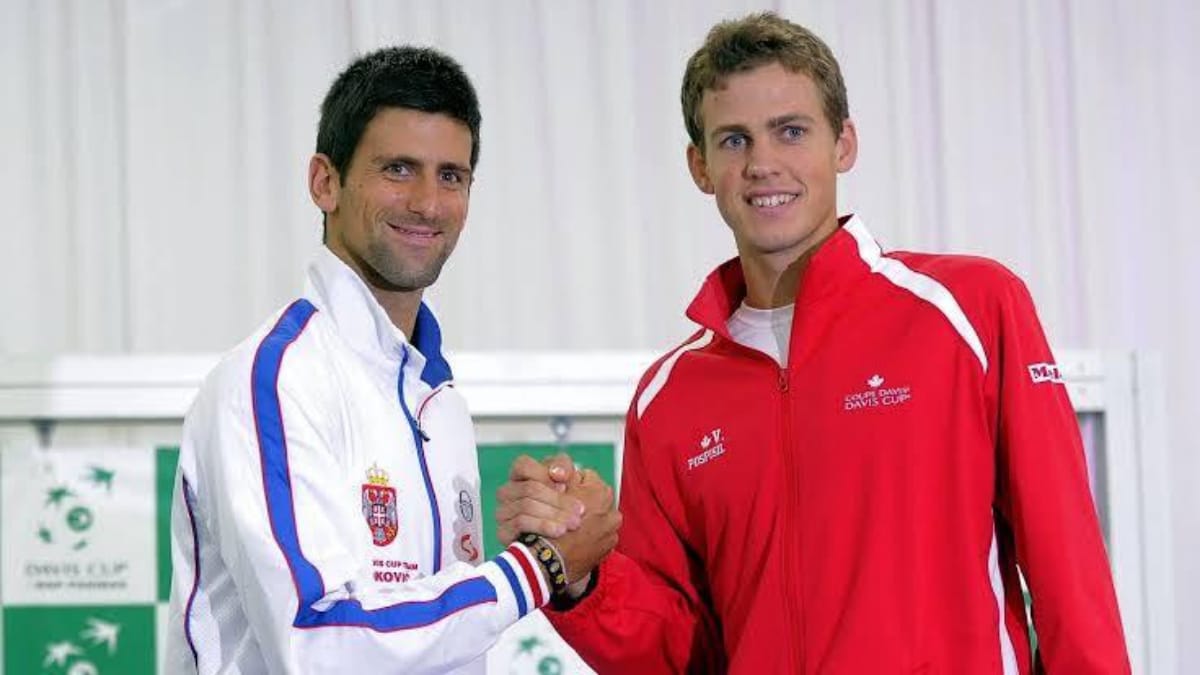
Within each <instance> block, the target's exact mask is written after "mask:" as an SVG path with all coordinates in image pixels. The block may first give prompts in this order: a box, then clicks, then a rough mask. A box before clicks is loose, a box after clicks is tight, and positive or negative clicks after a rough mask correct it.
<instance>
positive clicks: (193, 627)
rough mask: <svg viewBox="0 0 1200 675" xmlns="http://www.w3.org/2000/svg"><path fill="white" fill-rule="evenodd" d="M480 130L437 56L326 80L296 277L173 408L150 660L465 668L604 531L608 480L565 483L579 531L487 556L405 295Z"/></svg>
mask: <svg viewBox="0 0 1200 675" xmlns="http://www.w3.org/2000/svg"><path fill="white" fill-rule="evenodd" d="M479 124H480V114H479V107H478V102H477V99H476V95H475V91H474V89H473V87H472V85H471V83H470V81H469V80H468V79H467V77H466V75H465V74H464V73H463V71H462V69H461V68H460V67H459V65H458V64H457V63H456V62H455V61H454V60H452V59H450V58H449V57H447V56H445V55H443V54H441V53H439V52H436V51H434V50H430V49H418V48H411V47H399V48H389V49H383V50H380V51H377V52H374V53H371V54H368V55H366V56H364V57H362V58H360V59H358V60H357V61H355V62H354V63H353V64H351V65H350V67H349V68H347V69H346V70H345V71H344V72H343V73H342V74H341V75H339V76H338V78H337V80H336V81H335V82H334V83H333V86H332V87H331V89H330V91H329V93H328V94H327V96H326V98H325V101H324V103H323V104H322V107H321V121H320V127H319V129H318V134H317V152H316V154H315V155H314V156H313V158H312V160H311V162H310V165H309V172H308V178H309V189H310V192H311V194H312V199H313V201H314V202H315V203H316V205H317V206H318V207H319V208H320V209H321V211H322V212H323V213H324V216H325V233H324V243H325V246H324V247H323V248H322V249H321V251H320V253H319V254H318V256H317V259H316V260H315V261H314V262H313V263H312V265H311V267H310V269H309V272H308V283H307V288H306V290H305V292H304V293H303V295H302V296H301V298H300V299H298V300H296V301H295V302H293V303H291V304H289V305H288V306H287V307H286V308H284V309H283V310H281V311H280V312H278V313H277V314H276V315H274V316H273V317H272V318H271V319H270V320H268V321H267V322H266V323H265V324H264V325H263V326H262V327H261V328H260V329H259V330H257V331H255V333H254V334H252V335H251V336H250V337H249V338H248V339H247V340H246V341H244V342H243V343H242V344H241V345H239V346H238V347H236V348H235V349H234V350H233V351H232V352H231V353H229V354H228V355H227V356H226V357H225V358H224V359H223V360H222V362H221V363H220V365H219V366H217V368H216V369H215V370H214V371H213V373H212V374H211V375H209V377H208V378H207V380H206V381H205V383H204V385H203V387H202V388H201V391H200V394H199V396H198V397H197V399H196V401H195V403H194V405H193V407H192V409H191V411H190V412H189V413H188V415H187V419H186V421H185V423H184V432H183V444H182V450H181V454H180V463H179V473H178V477H177V484H176V491H175V504H174V510H173V514H172V563H173V565H174V576H173V579H172V588H171V612H170V628H169V631H168V637H167V640H168V642H167V664H166V670H167V672H170V673H188V672H195V673H242V674H245V673H268V672H269V673H326V672H356V669H357V672H363V673H401V672H402V673H425V672H448V671H459V670H460V669H461V672H483V668H484V659H483V655H484V652H485V651H486V650H487V648H488V647H489V646H491V644H492V643H493V642H494V641H495V640H496V638H497V637H498V636H499V635H500V633H501V632H502V631H503V630H504V629H505V628H506V627H508V626H509V625H511V624H512V623H513V622H515V621H516V620H517V619H519V618H520V617H522V616H524V615H525V614H527V613H529V612H531V611H534V610H536V609H537V608H539V607H541V606H542V605H543V604H545V603H546V602H548V601H549V600H550V598H551V595H552V593H553V591H554V590H555V589H558V590H560V591H561V589H562V588H563V587H564V586H565V584H566V583H569V582H571V581H574V580H576V579H579V578H582V577H583V576H585V575H586V574H587V573H588V572H589V571H590V570H591V568H592V567H594V566H595V564H596V562H597V561H598V560H599V558H600V557H601V556H602V555H603V554H604V553H606V552H607V550H608V549H611V548H612V546H613V544H615V540H616V529H617V527H618V526H619V523H620V515H619V514H618V513H617V512H616V511H615V509H613V505H612V493H611V491H610V490H609V489H608V488H607V487H605V486H604V485H603V483H602V482H601V481H599V480H589V479H588V478H585V479H584V480H583V481H582V483H580V484H577V485H576V486H574V488H573V489H572V494H576V495H577V496H578V504H579V511H580V513H581V514H582V512H583V510H584V509H585V508H586V510H587V516H586V517H580V521H581V522H580V524H581V527H580V528H579V529H578V530H576V531H575V532H572V533H571V534H570V535H567V536H566V537H563V538H561V539H558V540H556V541H555V544H554V545H553V546H550V545H546V540H544V539H537V538H531V539H529V540H528V541H529V542H530V543H529V545H528V546H527V545H526V544H523V543H514V544H512V545H511V546H509V547H508V548H507V549H506V550H505V551H503V552H502V553H500V554H499V555H498V556H496V557H494V558H492V559H491V560H484V558H483V554H482V548H483V544H482V538H481V530H480V526H481V523H482V520H483V514H481V513H480V502H479V469H478V465H477V461H476V455H475V443H474V434H473V426H472V422H471V418H470V415H469V413H468V411H467V408H466V406H465V404H464V401H463V399H462V398H461V397H460V396H459V395H458V393H457V392H456V391H455V390H454V387H453V380H452V375H451V370H450V366H449V364H447V362H446V360H445V359H444V358H443V356H442V352H441V332H440V329H439V327H438V323H437V320H436V319H435V318H434V315H433V313H432V312H431V311H430V309H429V307H428V306H426V305H425V304H424V303H423V302H422V300H421V298H422V292H423V290H424V289H425V288H426V287H427V286H429V285H430V284H432V283H433V282H434V281H435V280H436V279H437V277H438V274H439V273H440V271H441V268H442V265H443V264H444V263H445V261H446V259H447V257H449V255H450V253H451V251H452V250H453V249H454V245H455V242H456V241H457V239H458V236H459V234H460V232H461V231H462V228H463V225H464V222H465V219H466V215H467V204H468V199H469V196H470V188H471V182H472V173H473V170H474V168H475V165H476V161H477V160H478V156H479ZM532 529H534V534H543V535H546V536H557V535H561V534H562V533H563V532H562V529H561V526H560V525H558V524H552V523H549V522H547V523H546V524H545V526H544V528H539V527H538V526H537V525H535V526H534V527H533V528H532ZM539 530H540V531H539Z"/></svg>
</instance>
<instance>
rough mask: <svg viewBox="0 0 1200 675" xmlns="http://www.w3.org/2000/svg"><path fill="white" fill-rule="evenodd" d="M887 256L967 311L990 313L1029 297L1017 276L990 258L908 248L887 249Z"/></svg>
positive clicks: (976, 313)
mask: <svg viewBox="0 0 1200 675" xmlns="http://www.w3.org/2000/svg"><path fill="white" fill-rule="evenodd" d="M888 257H889V258H893V259H895V260H897V261H899V262H902V263H904V265H905V266H907V267H908V268H909V269H911V270H912V271H914V272H916V273H918V274H920V275H923V276H926V277H929V278H930V279H932V280H933V281H936V282H937V283H938V284H940V285H941V286H943V287H945V288H946V289H947V290H948V291H949V292H950V294H951V295H952V296H953V297H954V299H955V300H956V301H957V302H958V303H959V304H960V305H962V308H963V310H964V311H965V312H967V314H970V315H975V316H978V315H980V314H981V313H982V314H990V313H992V312H994V311H995V310H996V309H997V308H998V307H999V306H1001V305H1004V304H1008V303H1011V302H1014V301H1023V300H1026V299H1027V298H1028V297H1029V291H1028V289H1026V287H1025V283H1024V282H1023V281H1022V280H1021V278H1020V277H1019V276H1017V274H1016V273H1014V272H1013V271H1012V270H1011V269H1009V268H1008V267H1006V266H1005V265H1003V264H1002V263H1000V262H997V261H996V260H993V259H991V258H985V257H982V256H974V255H957V254H937V253H915V252H911V251H897V252H894V253H889V254H888Z"/></svg>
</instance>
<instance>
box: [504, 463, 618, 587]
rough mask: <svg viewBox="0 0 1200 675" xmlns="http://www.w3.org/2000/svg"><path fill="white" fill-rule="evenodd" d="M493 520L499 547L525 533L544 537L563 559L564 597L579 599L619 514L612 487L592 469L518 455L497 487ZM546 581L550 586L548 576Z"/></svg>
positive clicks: (611, 542) (612, 538)
mask: <svg viewBox="0 0 1200 675" xmlns="http://www.w3.org/2000/svg"><path fill="white" fill-rule="evenodd" d="M496 524H497V539H499V541H500V544H501V545H503V546H507V545H509V544H510V543H512V542H513V541H515V540H517V539H519V538H521V536H522V535H526V534H534V535H540V536H542V537H544V538H546V539H547V540H548V541H549V543H550V544H551V545H552V546H553V548H554V549H556V550H557V553H558V555H559V556H560V557H561V559H562V565H563V572H564V576H565V577H566V579H565V581H566V584H567V589H566V595H568V596H569V597H570V598H572V599H577V598H579V597H580V596H582V595H583V594H584V592H585V591H586V589H587V586H588V581H589V580H590V579H591V574H592V571H593V570H594V569H596V566H597V565H599V564H600V561H601V560H603V559H604V556H606V555H608V554H609V552H611V551H612V550H613V548H614V547H616V545H617V530H619V529H620V527H621V512H620V511H618V510H617V508H616V502H615V499H614V495H613V489H612V487H610V486H609V485H608V484H607V483H605V482H604V480H603V479H602V478H600V475H599V474H597V473H596V472H595V471H592V470H591V469H586V470H583V471H577V470H576V469H575V463H574V462H573V461H572V460H571V458H570V457H569V456H567V455H565V454H559V455H556V456H554V457H551V458H549V459H547V460H545V461H544V462H538V461H536V460H534V459H533V458H532V457H529V456H528V455H522V456H521V457H518V458H517V460H516V461H515V462H513V465H512V469H511V470H510V471H509V475H508V482H507V483H505V484H504V485H502V486H500V488H499V489H498V490H497V491H496ZM542 573H543V574H544V575H545V574H546V572H545V571H544V570H543V571H542ZM546 584H547V586H548V587H550V588H554V583H553V582H552V580H551V579H549V578H547V579H546Z"/></svg>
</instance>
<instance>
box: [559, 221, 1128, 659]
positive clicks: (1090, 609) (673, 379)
mask: <svg viewBox="0 0 1200 675" xmlns="http://www.w3.org/2000/svg"><path fill="white" fill-rule="evenodd" d="M744 295H745V284H744V280H743V277H742V271H741V267H740V265H739V264H738V262H737V260H733V261H730V262H728V263H725V264H724V265H722V266H721V267H719V268H718V269H717V270H716V271H714V272H713V273H712V274H711V275H710V276H709V278H708V279H707V281H706V282H705V284H704V286H703V288H702V289H701V291H700V294H699V295H698V296H697V297H696V299H695V300H694V301H693V302H692V305H691V307H690V308H689V310H688V316H689V317H690V318H691V319H693V320H694V321H696V322H697V323H699V324H700V325H701V326H702V327H703V329H702V330H701V331H699V332H698V333H697V334H695V335H694V336H693V337H692V338H691V339H690V340H689V341H688V342H687V343H685V344H684V345H683V346H681V347H679V348H677V349H675V350H674V351H672V352H671V353H669V354H668V355H666V356H665V357H663V358H662V359H660V360H659V361H658V362H657V363H655V364H654V365H653V366H651V367H650V369H649V370H648V371H647V372H646V374H645V376H644V377H643V378H642V381H641V383H640V384H639V386H638V390H637V394H636V396H635V399H634V402H633V404H632V405H631V407H630V410H629V414H628V417H627V420H626V440H625V459H624V470H623V479H622V484H621V510H622V512H623V513H624V515H625V524H624V527H623V529H622V532H621V540H620V545H619V547H618V551H617V552H616V553H614V554H613V555H611V556H609V558H608V559H606V560H605V561H604V563H603V564H602V565H601V567H600V575H599V580H598V582H597V584H596V587H595V588H594V589H593V591H592V592H591V594H590V595H588V596H587V597H586V598H584V600H583V601H582V602H581V603H580V604H579V605H577V606H576V607H574V608H573V609H570V610H568V611H564V612H554V611H548V612H547V615H548V616H549V617H550V620H551V622H552V623H553V624H554V626H555V627H556V628H557V629H558V631H559V632H560V633H561V634H562V635H563V636H564V637H565V638H566V639H567V640H568V641H569V642H570V643H571V644H572V646H574V647H575V648H576V649H577V650H578V651H579V653H580V654H581V655H582V656H583V657H584V659H585V660H586V661H587V662H588V663H590V664H592V666H593V667H594V668H595V669H596V670H597V671H598V672H600V673H602V674H605V673H621V674H625V673H674V672H726V671H728V672H732V673H813V674H816V673H821V674H840V673H864V674H872V675H874V674H882V673H925V674H929V675H933V674H945V673H953V674H955V675H958V674H963V673H987V674H1004V675H1009V674H1014V675H1015V674H1017V673H1021V674H1022V675H1024V674H1027V673H1030V672H1031V671H1032V669H1033V656H1032V655H1031V650H1030V645H1029V638H1028V630H1027V623H1026V618H1025V617H1026V612H1025V604H1024V600H1023V597H1022V592H1021V585H1020V581H1019V578H1018V574H1017V565H1018V564H1019V565H1020V567H1021V571H1022V574H1024V576H1025V579H1026V581H1027V584H1028V586H1029V589H1030V592H1031V594H1032V597H1033V618H1034V624H1035V626H1036V629H1037V634H1038V640H1039V645H1040V647H1039V651H1040V660H1041V661H1042V662H1043V664H1044V666H1045V668H1046V670H1047V672H1049V673H1051V674H1052V675H1057V674H1059V673H1069V674H1072V675H1075V674H1082V673H1128V672H1129V664H1128V659H1127V657H1126V652H1125V645H1124V637H1123V634H1122V629H1121V622H1120V617H1119V615H1118V611H1117V604H1116V599H1115V596H1114V593H1113V587H1112V580H1111V576H1110V573H1109V567H1108V563H1107V558H1106V556H1105V551H1104V544H1103V541H1102V539H1101V534H1100V529H1099V527H1098V525H1097V519H1096V514H1095V510H1094V506H1093V503H1092V498H1091V495H1090V492H1089V489H1088V483H1087V469H1086V466H1085V460H1084V454H1083V449H1082V445H1081V443H1080V438H1079V432H1078V426H1077V423H1076V420H1075V416H1074V413H1073V410H1072V408H1071V404H1070V402H1069V401H1068V399H1067V394H1066V391H1065V388H1064V387H1063V385H1062V380H1061V377H1060V376H1059V373H1058V369H1057V368H1056V366H1055V365H1054V358H1053V356H1052V355H1051V352H1050V349H1049V347H1048V346H1047V344H1046V339H1045V337H1044V335H1043V333H1042V329H1041V326H1040V325H1039V323H1038V320H1037V316H1036V315H1035V313H1034V309H1033V303H1032V300H1031V299H1030V296H1029V292H1028V291H1027V290H1026V288H1025V286H1024V285H1023V284H1022V283H1021V281H1020V280H1019V279H1018V278H1017V277H1015V276H1014V275H1013V274H1012V273H1011V272H1009V271H1008V270H1007V269H1005V268H1004V267H1002V266H1001V265H999V264H998V263H995V262H992V261H990V260H986V259H981V258H969V257H963V256H948V255H927V254H918V253H902V252H896V253H889V254H886V255H885V254H883V253H882V252H881V250H880V248H879V245H878V244H876V242H875V241H874V239H872V237H871V235H870V234H869V233H868V232H867V230H866V229H865V228H864V227H863V225H862V223H861V222H860V221H859V220H857V219H855V218H850V219H848V220H847V221H846V222H845V223H844V225H843V227H842V229H841V230H839V231H838V232H837V233H836V234H835V235H834V236H832V237H831V238H830V239H829V240H828V241H827V242H826V243H825V244H824V245H823V246H822V247H821V248H820V249H819V250H818V251H817V252H816V253H815V254H814V255H813V257H812V259H811V262H810V265H809V267H808V269H807V270H806V271H805V272H804V275H803V278H802V281H801V283H800V286H799V294H798V296H797V298H796V311H795V320H794V323H793V326H792V336H791V344H790V352H789V359H788V364H789V365H788V367H787V368H785V369H781V368H780V367H779V366H778V364H776V363H775V361H774V360H772V359H771V358H770V357H767V356H765V355H763V354H761V353H759V352H757V351H754V350H751V349H748V348H746V347H743V346H741V345H738V344H737V343H735V342H733V341H732V340H731V338H730V336H729V333H728V331H727V330H726V327H725V322H726V320H727V319H728V317H729V316H730V314H731V313H732V312H733V310H734V309H735V308H737V307H738V305H739V304H740V303H741V301H742V298H743V297H744Z"/></svg>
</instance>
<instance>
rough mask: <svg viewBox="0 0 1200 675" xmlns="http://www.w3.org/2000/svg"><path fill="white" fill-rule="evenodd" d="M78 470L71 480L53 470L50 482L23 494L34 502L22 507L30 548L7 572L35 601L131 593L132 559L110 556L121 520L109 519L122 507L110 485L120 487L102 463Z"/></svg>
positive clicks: (66, 472)
mask: <svg viewBox="0 0 1200 675" xmlns="http://www.w3.org/2000/svg"><path fill="white" fill-rule="evenodd" d="M63 469H65V470H63ZM80 469H82V472H81V473H80V474H75V475H73V476H72V475H71V474H73V473H74V471H73V470H72V469H71V468H67V467H66V466H59V467H57V468H51V469H49V470H48V473H49V476H48V477H49V480H47V481H46V482H44V483H41V484H40V485H36V484H35V486H30V488H31V489H30V490H29V492H27V493H26V494H27V495H28V496H27V497H26V499H28V498H29V497H32V498H33V499H36V500H37V501H35V502H34V503H32V504H29V502H25V503H26V504H28V507H29V510H28V511H27V513H28V514H29V517H28V520H26V521H25V523H24V524H23V527H28V528H29V530H27V532H28V533H29V536H30V539H29V541H30V545H29V547H28V548H26V549H25V550H24V551H23V552H22V554H21V558H20V559H19V561H18V562H17V566H15V568H10V572H9V573H12V572H16V574H19V575H20V576H21V577H22V578H23V583H22V584H21V587H22V588H23V589H24V592H31V593H34V594H37V597H39V599H42V598H47V597H66V595H65V594H71V593H77V592H80V591H88V592H100V593H110V592H117V593H122V592H126V591H127V590H128V589H129V584H130V582H131V565H130V559H129V557H128V555H123V554H122V553H121V550H122V549H121V548H120V547H117V548H116V549H115V552H116V554H115V555H114V540H113V539H112V536H111V535H112V534H113V531H114V526H115V527H120V525H119V524H117V525H114V523H119V521H113V520H111V518H112V516H113V515H114V514H113V513H111V511H113V510H114V509H120V508H121V507H120V504H121V500H120V499H119V498H118V497H117V496H116V495H114V486H119V480H118V475H117V471H116V470H115V469H114V468H112V467H111V466H109V465H100V464H89V465H87V466H86V467H80ZM126 490H128V488H126ZM105 534H107V535H109V536H107V537H106V536H105ZM9 578H10V579H11V578H12V577H9ZM45 594H50V595H45Z"/></svg>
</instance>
